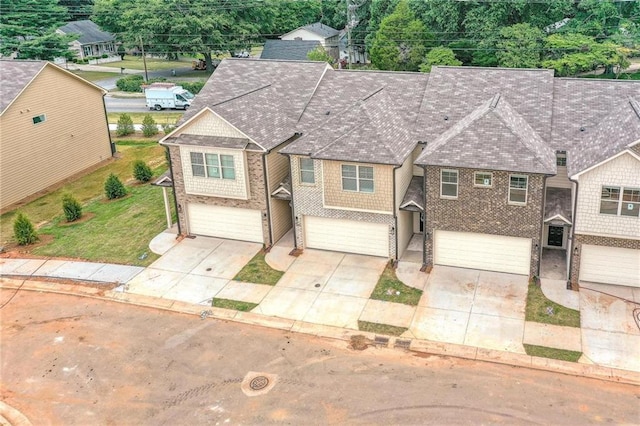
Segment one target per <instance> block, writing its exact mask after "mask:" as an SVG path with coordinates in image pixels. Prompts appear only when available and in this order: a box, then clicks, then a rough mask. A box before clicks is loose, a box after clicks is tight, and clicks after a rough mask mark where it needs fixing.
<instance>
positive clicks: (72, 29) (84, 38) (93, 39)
mask: <svg viewBox="0 0 640 426" xmlns="http://www.w3.org/2000/svg"><path fill="white" fill-rule="evenodd" d="M58 30H60V31H61V32H63V33H65V34H79V37H78V38H77V40H78V41H79V42H80V44H89V43H99V42H104V41H113V40H115V37H114V36H113V34H111V33H108V32H106V31H102V30H101V29H100V27H98V25H96V24H95V23H94V22H92V21H89V20H88V19H85V20H83V21H73V22H69V23H68V24H66V25H63V26H62V27H60V28H58Z"/></svg>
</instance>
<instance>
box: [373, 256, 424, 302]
mask: <svg viewBox="0 0 640 426" xmlns="http://www.w3.org/2000/svg"><path fill="white" fill-rule="evenodd" d="M421 296H422V290H418V289H417V288H413V287H409V286H407V285H405V284H404V283H403V282H402V281H400V280H399V279H398V277H396V272H395V271H394V269H393V268H392V267H391V263H389V264H388V265H387V267H386V268H385V269H384V272H383V273H382V275H381V276H380V279H378V284H376V288H375V289H374V290H373V293H372V294H371V299H375V300H384V301H387V302H395V303H404V304H405V305H411V306H416V305H417V304H418V302H419V301H420V297H421Z"/></svg>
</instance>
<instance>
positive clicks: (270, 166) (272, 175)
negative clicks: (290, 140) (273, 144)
mask: <svg viewBox="0 0 640 426" xmlns="http://www.w3.org/2000/svg"><path fill="white" fill-rule="evenodd" d="M284 147H286V145H281V146H279V147H278V148H277V149H274V150H272V151H271V152H270V153H269V154H267V182H268V183H267V188H269V193H271V192H273V191H275V189H276V188H277V187H278V184H280V182H282V181H283V180H284V178H285V177H287V175H288V174H289V157H287V156H284V155H282V154H278V152H277V151H279V150H280V149H282V148H284Z"/></svg>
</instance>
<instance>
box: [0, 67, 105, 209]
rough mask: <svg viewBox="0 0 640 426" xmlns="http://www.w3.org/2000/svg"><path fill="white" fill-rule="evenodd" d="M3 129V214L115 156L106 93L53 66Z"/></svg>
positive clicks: (5, 118) (2, 120)
mask: <svg viewBox="0 0 640 426" xmlns="http://www.w3.org/2000/svg"><path fill="white" fill-rule="evenodd" d="M41 114H44V115H45V117H46V120H45V121H44V122H42V123H39V124H33V117H35V116H38V115H41ZM0 128H1V129H2V133H1V135H0V185H1V187H0V208H2V209H4V208H6V207H8V206H10V205H12V204H14V203H17V202H19V201H20V200H22V199H24V198H26V197H29V196H31V195H33V194H35V193H36V192H38V191H41V190H44V189H46V188H48V187H50V186H52V185H55V184H57V183H59V182H60V181H62V180H64V179H66V178H68V177H70V176H72V175H74V174H76V173H80V172H82V171H83V170H86V169H88V168H90V167H92V166H94V165H96V164H98V163H99V162H101V161H103V160H106V159H108V158H110V157H111V146H110V139H109V130H108V127H107V120H106V117H105V111H104V102H103V99H102V92H101V91H100V90H98V89H96V88H95V87H92V86H90V85H88V84H86V83H83V82H82V81H80V80H78V79H76V78H74V77H73V76H71V75H67V74H66V73H65V72H64V71H62V70H57V69H55V68H54V67H53V66H46V67H45V68H44V69H43V70H42V72H41V73H40V74H39V75H38V76H36V78H35V79H34V80H33V81H32V82H31V84H30V85H28V86H27V87H26V89H25V90H24V91H23V92H22V93H21V94H20V95H19V96H18V98H16V99H15V101H14V102H13V104H11V105H10V106H9V107H8V108H7V109H6V110H5V111H4V113H3V114H2V116H0Z"/></svg>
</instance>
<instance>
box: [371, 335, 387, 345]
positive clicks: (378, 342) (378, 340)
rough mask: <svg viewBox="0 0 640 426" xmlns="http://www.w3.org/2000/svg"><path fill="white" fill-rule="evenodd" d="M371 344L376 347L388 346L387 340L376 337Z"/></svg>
mask: <svg viewBox="0 0 640 426" xmlns="http://www.w3.org/2000/svg"><path fill="white" fill-rule="evenodd" d="M373 342H374V343H375V345H376V346H388V345H389V338H388V337H383V336H376V337H375V339H374V340H373Z"/></svg>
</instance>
